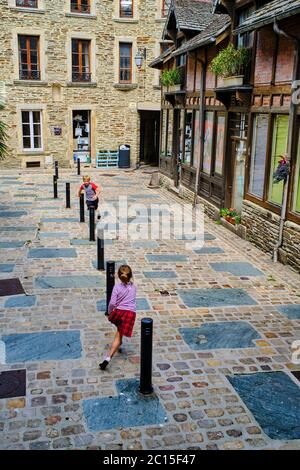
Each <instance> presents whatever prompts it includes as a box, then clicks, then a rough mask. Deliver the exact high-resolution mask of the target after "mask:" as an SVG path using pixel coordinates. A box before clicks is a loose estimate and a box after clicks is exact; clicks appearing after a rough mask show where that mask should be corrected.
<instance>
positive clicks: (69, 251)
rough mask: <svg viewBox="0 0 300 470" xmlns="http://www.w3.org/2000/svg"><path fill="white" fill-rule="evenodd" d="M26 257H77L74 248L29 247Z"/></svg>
mask: <svg viewBox="0 0 300 470" xmlns="http://www.w3.org/2000/svg"><path fill="white" fill-rule="evenodd" d="M27 258H35V259H38V258H77V253H76V250H74V248H31V249H30V250H28V254H27Z"/></svg>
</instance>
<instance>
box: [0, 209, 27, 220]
mask: <svg viewBox="0 0 300 470" xmlns="http://www.w3.org/2000/svg"><path fill="white" fill-rule="evenodd" d="M27 214H28V212H26V211H2V212H0V217H2V218H5V219H8V218H15V217H16V218H17V217H23V216H24V215H27Z"/></svg>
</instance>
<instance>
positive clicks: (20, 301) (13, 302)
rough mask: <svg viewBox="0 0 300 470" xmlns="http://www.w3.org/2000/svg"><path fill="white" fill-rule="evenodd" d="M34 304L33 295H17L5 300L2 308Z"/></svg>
mask: <svg viewBox="0 0 300 470" xmlns="http://www.w3.org/2000/svg"><path fill="white" fill-rule="evenodd" d="M35 304H36V296H35V295H17V296H16V297H10V298H9V299H7V300H6V302H5V304H4V308H19V307H33V306H34V305H35Z"/></svg>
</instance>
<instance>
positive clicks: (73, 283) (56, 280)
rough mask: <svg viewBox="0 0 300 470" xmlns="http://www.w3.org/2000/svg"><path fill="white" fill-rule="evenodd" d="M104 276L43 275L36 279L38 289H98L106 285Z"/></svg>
mask: <svg viewBox="0 0 300 470" xmlns="http://www.w3.org/2000/svg"><path fill="white" fill-rule="evenodd" d="M104 284H105V282H104V278H101V277H100V276H89V275H86V276H84V275H80V276H79V275H78V276H43V277H37V278H36V279H35V287H36V288H37V289H72V288H81V289H97V288H101V287H104Z"/></svg>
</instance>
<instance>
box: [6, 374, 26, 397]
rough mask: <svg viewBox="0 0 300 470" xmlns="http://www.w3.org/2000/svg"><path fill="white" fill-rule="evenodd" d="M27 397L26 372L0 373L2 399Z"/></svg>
mask: <svg viewBox="0 0 300 470" xmlns="http://www.w3.org/2000/svg"><path fill="white" fill-rule="evenodd" d="M25 395H26V370H25V369H23V370H8V371H3V372H0V399H3V398H14V397H24V396H25Z"/></svg>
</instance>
